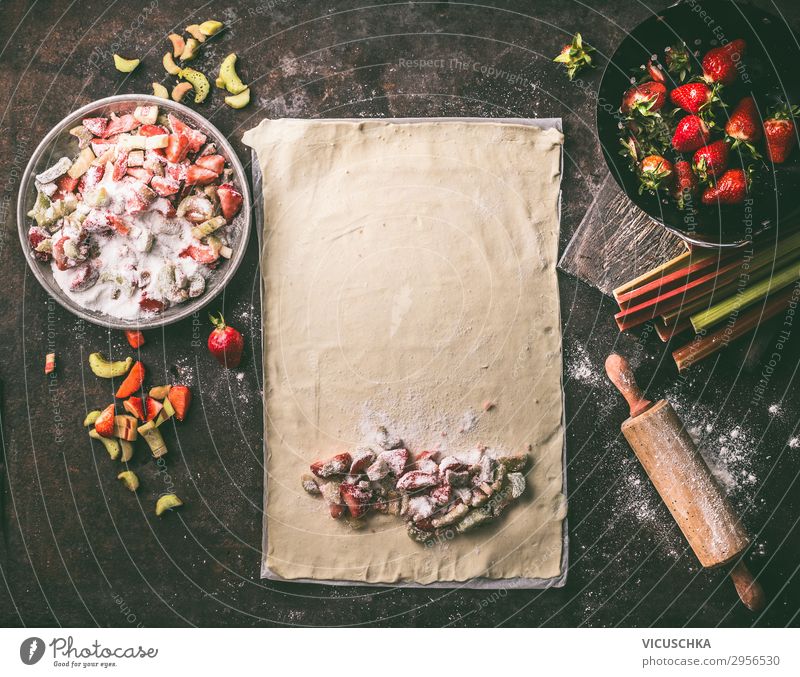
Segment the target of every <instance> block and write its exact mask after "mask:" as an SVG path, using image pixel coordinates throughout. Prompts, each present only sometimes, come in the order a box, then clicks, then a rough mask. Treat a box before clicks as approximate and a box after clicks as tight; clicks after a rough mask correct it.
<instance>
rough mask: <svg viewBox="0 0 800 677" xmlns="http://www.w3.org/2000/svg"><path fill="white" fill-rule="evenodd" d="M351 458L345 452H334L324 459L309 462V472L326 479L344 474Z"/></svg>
mask: <svg viewBox="0 0 800 677" xmlns="http://www.w3.org/2000/svg"><path fill="white" fill-rule="evenodd" d="M352 463H353V459H352V457H351V456H350V454H348V453H347V452H344V453H342V454H336V456H332V457H331V458H329V459H327V460H325V461H315V462H314V463H312V464H311V466H310V468H311V472H312V473H314V474H315V475H316V476H317V477H321V478H322V479H327V478H329V477H333V476H334V475H344V474H346V473H347V471H348V470H349V469H350V466H351V465H352Z"/></svg>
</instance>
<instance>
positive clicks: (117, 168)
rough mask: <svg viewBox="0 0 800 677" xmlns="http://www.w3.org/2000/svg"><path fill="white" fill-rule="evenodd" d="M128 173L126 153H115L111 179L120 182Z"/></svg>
mask: <svg viewBox="0 0 800 677" xmlns="http://www.w3.org/2000/svg"><path fill="white" fill-rule="evenodd" d="M127 171H128V151H127V150H121V151H119V152H118V153H117V159H116V160H115V161H114V171H113V173H112V174H111V178H112V180H114V181H120V180H121V179H122V177H123V176H125V174H126V173H127Z"/></svg>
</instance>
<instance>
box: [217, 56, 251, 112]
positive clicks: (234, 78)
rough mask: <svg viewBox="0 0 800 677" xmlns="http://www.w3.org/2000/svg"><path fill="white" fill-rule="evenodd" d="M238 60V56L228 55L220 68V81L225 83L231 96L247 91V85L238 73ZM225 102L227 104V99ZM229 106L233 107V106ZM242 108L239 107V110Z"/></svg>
mask: <svg viewBox="0 0 800 677" xmlns="http://www.w3.org/2000/svg"><path fill="white" fill-rule="evenodd" d="M236 59H237V57H236V54H228V56H226V57H225V58H224V59H223V61H222V63H221V64H220V67H219V79H220V80H222V82H224V83H225V89H227V90H228V91H229V92H230V93H231V94H239V93H240V92H244V91H245V90H246V89H247V85H246V84H244V83H243V82H242V81H241V79H240V78H239V75H238V74H237V73H236ZM248 101H249V98H248ZM225 102H226V103H227V102H228V99H225ZM228 105H231V106H232V105H233V104H228ZM245 105H247V104H246V103H244V104H242V106H245ZM242 106H239V108H242ZM234 108H236V106H234Z"/></svg>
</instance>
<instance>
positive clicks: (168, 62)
mask: <svg viewBox="0 0 800 677" xmlns="http://www.w3.org/2000/svg"><path fill="white" fill-rule="evenodd" d="M161 63H162V64H163V66H164V70H165V71H167V73H169V74H170V75H177V74H178V73H180V72H181V69H180V66H178V64H176V63H175V59H173V58H172V54H170V53H169V52H167V53H166V54H164V57H163V58H162V59H161Z"/></svg>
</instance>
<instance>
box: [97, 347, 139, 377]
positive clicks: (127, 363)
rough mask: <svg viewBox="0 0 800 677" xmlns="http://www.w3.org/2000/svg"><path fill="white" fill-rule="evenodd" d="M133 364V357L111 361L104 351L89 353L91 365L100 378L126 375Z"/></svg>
mask: <svg viewBox="0 0 800 677" xmlns="http://www.w3.org/2000/svg"><path fill="white" fill-rule="evenodd" d="M132 366H133V358H132V357H126V358H125V359H124V360H117V361H113V362H112V361H111V360H109V359H107V358H106V356H105V355H103V353H92V354H91V355H89V367H90V368H91V370H92V372H93V373H94V375H95V376H99V377H100V378H116V377H118V376H124V375H125V374H127V373H128V372H129V371H130V368H131V367H132Z"/></svg>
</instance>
